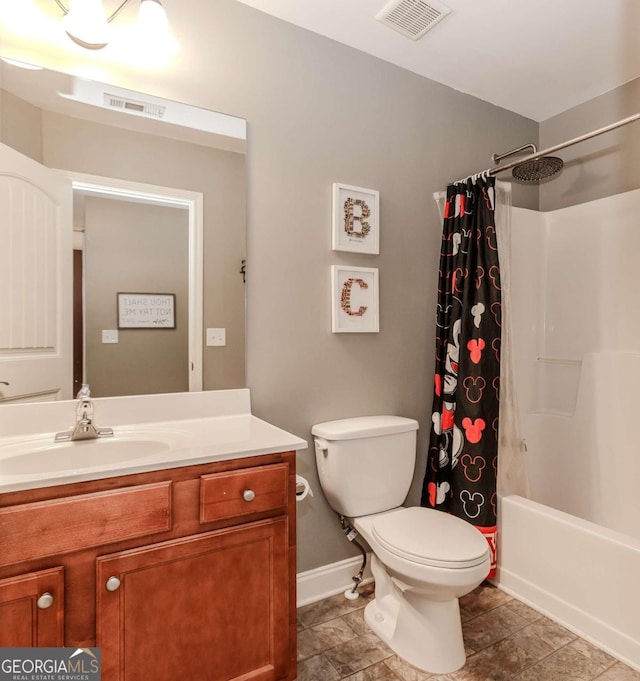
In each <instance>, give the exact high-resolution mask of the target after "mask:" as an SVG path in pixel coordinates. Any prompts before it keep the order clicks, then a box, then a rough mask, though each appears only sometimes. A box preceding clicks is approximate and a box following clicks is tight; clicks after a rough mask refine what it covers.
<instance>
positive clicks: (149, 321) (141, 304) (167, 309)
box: [118, 293, 176, 329]
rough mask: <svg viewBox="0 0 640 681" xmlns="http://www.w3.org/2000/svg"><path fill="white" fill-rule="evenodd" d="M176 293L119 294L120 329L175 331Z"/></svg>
mask: <svg viewBox="0 0 640 681" xmlns="http://www.w3.org/2000/svg"><path fill="white" fill-rule="evenodd" d="M175 311H176V296H175V293H118V328H119V329H175V328H176V312H175Z"/></svg>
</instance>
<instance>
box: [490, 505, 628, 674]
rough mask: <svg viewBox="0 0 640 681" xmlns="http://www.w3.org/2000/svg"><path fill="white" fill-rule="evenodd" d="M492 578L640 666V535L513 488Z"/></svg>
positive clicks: (501, 514) (502, 511)
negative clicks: (517, 492)
mask: <svg viewBox="0 0 640 681" xmlns="http://www.w3.org/2000/svg"><path fill="white" fill-rule="evenodd" d="M499 523H500V525H499V527H500V531H499V535H498V536H499V544H498V546H499V552H498V556H499V563H498V571H497V574H496V578H495V580H494V583H495V584H496V585H497V586H499V587H500V588H501V589H502V590H503V591H506V592H507V593H509V594H511V595H512V596H515V597H516V598H518V599H519V600H521V601H523V602H524V603H527V604H529V605H531V606H532V607H533V608H535V609H536V610H538V611H540V612H542V613H543V614H545V615H547V616H548V617H550V618H552V619H554V620H555V621H557V622H559V623H560V624H562V625H564V626H565V627H567V628H568V629H571V630H572V631H574V632H575V633H576V634H579V635H580V636H582V637H583V638H585V639H586V640H588V641H591V642H592V643H594V644H595V645H597V646H598V647H600V648H602V649H604V650H605V651H607V652H608V653H610V654H611V655H613V656H614V657H617V658H618V659H620V660H622V661H623V662H625V663H626V664H628V665H629V666H631V667H634V668H635V669H638V670H640V599H639V594H640V585H639V582H640V540H637V539H635V538H633V537H629V536H628V535H624V534H622V533H619V532H616V531H614V530H610V529H608V528H605V527H603V526H601V525H596V524H595V523H592V522H589V521H587V520H583V519H581V518H578V517H576V516H572V515H569V514H568V513H564V512H563V511H558V510H556V509H554V508H551V507H549V506H544V505H542V504H539V503H537V502H535V501H531V500H530V499H525V498H523V497H520V496H516V495H510V496H505V497H503V498H502V499H500V508H499Z"/></svg>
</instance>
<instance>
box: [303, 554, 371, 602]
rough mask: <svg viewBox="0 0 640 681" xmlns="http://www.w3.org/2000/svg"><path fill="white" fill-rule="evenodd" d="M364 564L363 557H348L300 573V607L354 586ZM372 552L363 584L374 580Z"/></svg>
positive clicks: (368, 556)
mask: <svg viewBox="0 0 640 681" xmlns="http://www.w3.org/2000/svg"><path fill="white" fill-rule="evenodd" d="M361 565H362V558H361V557H360V556H358V557H356V558H347V559H346V560H341V561H339V562H337V563H330V564H329V565H322V566H321V567H319V568H314V569H313V570H307V571H306V572H299V573H298V579H297V584H298V607H300V606H301V605H308V604H309V603H315V602H316V601H321V600H322V599H323V598H328V597H329V596H335V594H339V593H341V592H343V591H346V590H347V589H348V588H349V587H353V579H352V577H353V576H354V575H357V574H358V572H359V571H360V566H361ZM370 565H371V554H367V567H366V569H365V571H364V579H363V580H362V584H368V583H369V582H372V581H373V577H372V576H371V569H370Z"/></svg>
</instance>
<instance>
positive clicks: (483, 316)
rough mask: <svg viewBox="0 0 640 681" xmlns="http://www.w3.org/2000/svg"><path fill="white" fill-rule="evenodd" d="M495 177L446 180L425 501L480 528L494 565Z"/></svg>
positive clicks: (496, 378) (497, 362) (498, 308)
mask: <svg viewBox="0 0 640 681" xmlns="http://www.w3.org/2000/svg"><path fill="white" fill-rule="evenodd" d="M494 196H495V180H494V178H493V177H489V178H486V179H485V178H482V177H481V178H479V179H477V180H475V181H473V180H467V182H466V183H457V184H455V185H450V186H449V187H448V188H447V198H446V203H445V206H444V228H443V233H442V249H441V254H440V272H439V279H438V302H437V312H436V352H435V355H436V364H435V375H434V395H433V407H432V410H431V420H432V424H431V433H430V440H429V451H428V455H427V470H426V473H425V478H424V483H423V491H422V505H423V506H429V507H432V508H436V509H440V510H442V511H447V512H449V513H452V514H453V515H456V516H458V517H460V518H463V519H464V520H467V521H468V522H470V523H471V524H473V525H475V527H477V528H478V530H480V532H482V533H483V534H484V535H485V537H486V539H487V541H488V543H489V547H490V549H491V572H490V573H489V575H488V576H489V577H491V576H493V575H494V574H495V567H496V529H497V528H496V479H497V464H498V458H497V455H498V409H499V403H500V402H499V401H500V341H501V311H502V306H501V291H500V266H499V261H498V246H497V241H496V230H495V220H494Z"/></svg>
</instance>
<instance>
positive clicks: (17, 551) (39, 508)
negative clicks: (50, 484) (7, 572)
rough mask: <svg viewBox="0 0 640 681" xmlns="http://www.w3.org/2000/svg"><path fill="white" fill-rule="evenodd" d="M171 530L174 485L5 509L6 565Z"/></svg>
mask: <svg viewBox="0 0 640 681" xmlns="http://www.w3.org/2000/svg"><path fill="white" fill-rule="evenodd" d="M170 529H171V482H159V483H153V484H149V485H136V486H135V487H121V488H120V489H115V490H109V491H106V492H94V493H93V494H79V495H77V496H72V497H64V498H61V499H51V500H47V501H38V502H35V503H30V504H19V505H15V506H7V507H6V508H0V537H2V550H1V551H0V563H1V564H4V565H8V564H10V563H16V562H18V561H22V560H33V559H36V558H41V557H43V556H49V555H56V554H59V553H68V552H70V551H76V550H79V549H85V548H89V547H91V546H101V545H104V544H111V543H114V542H119V541H123V540H125V539H133V538H134V537H144V536H146V535H148V534H154V533H156V532H165V531H167V530H170Z"/></svg>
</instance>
